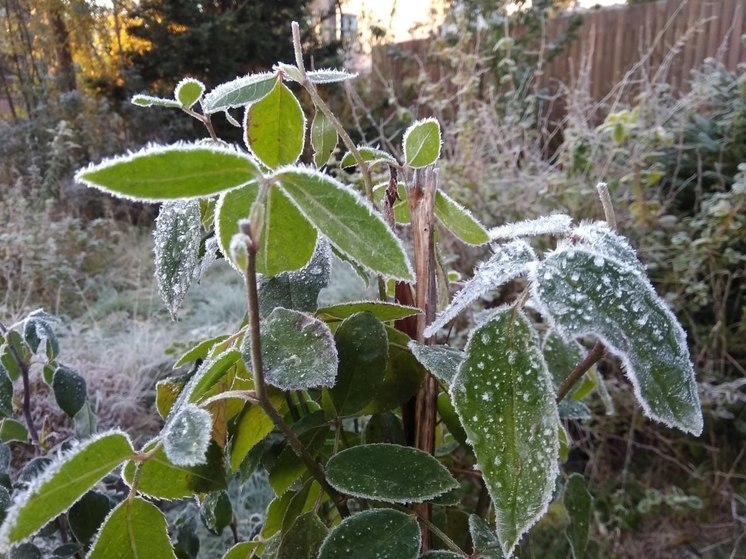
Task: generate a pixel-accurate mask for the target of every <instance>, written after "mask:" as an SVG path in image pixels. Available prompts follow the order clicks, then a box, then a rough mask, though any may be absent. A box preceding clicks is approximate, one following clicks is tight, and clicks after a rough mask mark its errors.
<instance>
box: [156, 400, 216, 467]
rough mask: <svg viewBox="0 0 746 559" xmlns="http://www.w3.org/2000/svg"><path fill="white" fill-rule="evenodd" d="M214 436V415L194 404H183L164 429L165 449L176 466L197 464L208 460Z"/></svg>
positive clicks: (170, 460)
mask: <svg viewBox="0 0 746 559" xmlns="http://www.w3.org/2000/svg"><path fill="white" fill-rule="evenodd" d="M211 438H212V416H211V415H210V414H209V412H207V411H205V410H203V409H202V408H198V407H197V406H195V405H193V404H186V405H184V406H182V407H181V408H180V409H179V410H178V411H177V412H176V413H175V414H174V415H173V416H172V417H171V418H169V420H168V422H167V423H166V426H165V427H164V429H163V450H164V451H165V453H166V456H167V457H168V460H169V462H171V463H172V464H173V465H175V466H197V465H199V464H204V463H205V461H206V455H207V447H208V446H209V444H210V440H211Z"/></svg>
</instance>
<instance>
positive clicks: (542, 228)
mask: <svg viewBox="0 0 746 559" xmlns="http://www.w3.org/2000/svg"><path fill="white" fill-rule="evenodd" d="M571 225H572V218H571V217H570V216H569V215H565V214H553V215H548V216H543V217H539V218H537V219H527V220H526V221H517V222H515V223H506V224H505V225H500V226H498V227H494V228H492V229H490V231H489V235H490V239H492V240H493V241H507V240H512V239H516V238H518V237H535V236H537V235H564V234H565V233H568V232H569V231H570V226H571Z"/></svg>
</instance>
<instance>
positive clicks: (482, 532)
mask: <svg viewBox="0 0 746 559" xmlns="http://www.w3.org/2000/svg"><path fill="white" fill-rule="evenodd" d="M469 534H470V535H471V541H472V545H473V547H474V553H475V554H477V555H478V556H479V557H481V558H482V559H503V553H502V549H501V548H500V542H499V540H498V539H497V536H496V535H495V533H494V532H493V531H492V529H490V526H489V524H487V522H485V521H484V520H483V519H482V518H480V517H479V516H477V515H476V514H472V515H470V516H469Z"/></svg>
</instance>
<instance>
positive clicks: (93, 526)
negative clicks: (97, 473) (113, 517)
mask: <svg viewBox="0 0 746 559" xmlns="http://www.w3.org/2000/svg"><path fill="white" fill-rule="evenodd" d="M113 507H114V505H113V503H112V502H111V499H109V497H107V496H106V495H104V494H103V493H99V492H97V491H89V492H88V493H86V494H85V495H83V497H82V498H81V499H80V501H78V502H77V503H75V504H74V505H73V506H72V508H71V509H70V512H68V513H67V521H68V524H69V525H70V529H71V530H72V533H73V535H74V536H75V539H76V540H78V541H79V542H80V543H82V544H83V545H87V544H88V542H90V541H91V540H92V539H93V536H95V535H96V532H98V529H99V527H100V526H101V525H102V524H103V523H104V519H105V518H106V516H107V515H108V514H109V512H110V511H111V509H112V508H113Z"/></svg>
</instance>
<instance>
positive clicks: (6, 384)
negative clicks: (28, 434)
mask: <svg viewBox="0 0 746 559" xmlns="http://www.w3.org/2000/svg"><path fill="white" fill-rule="evenodd" d="M0 416H2V417H12V416H13V383H12V382H11V381H10V379H9V378H8V375H7V374H6V373H5V370H4V369H3V368H2V367H0Z"/></svg>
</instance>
